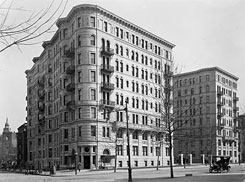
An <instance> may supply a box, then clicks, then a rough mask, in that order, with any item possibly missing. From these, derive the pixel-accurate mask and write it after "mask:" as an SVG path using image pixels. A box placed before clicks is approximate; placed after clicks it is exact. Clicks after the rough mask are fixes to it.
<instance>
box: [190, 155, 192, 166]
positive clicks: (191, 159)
mask: <svg viewBox="0 0 245 182" xmlns="http://www.w3.org/2000/svg"><path fill="white" fill-rule="evenodd" d="M189 162H190V165H192V154H190V160H189Z"/></svg>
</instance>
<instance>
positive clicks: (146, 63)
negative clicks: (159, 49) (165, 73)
mask: <svg viewBox="0 0 245 182" xmlns="http://www.w3.org/2000/svg"><path fill="white" fill-rule="evenodd" d="M145 65H148V58H147V56H145Z"/></svg>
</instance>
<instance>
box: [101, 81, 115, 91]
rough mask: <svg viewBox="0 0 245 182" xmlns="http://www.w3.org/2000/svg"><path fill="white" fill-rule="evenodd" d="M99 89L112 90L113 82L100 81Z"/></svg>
mask: <svg viewBox="0 0 245 182" xmlns="http://www.w3.org/2000/svg"><path fill="white" fill-rule="evenodd" d="M101 89H104V90H109V91H111V90H114V84H112V83H108V82H101Z"/></svg>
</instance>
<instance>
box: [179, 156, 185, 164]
mask: <svg viewBox="0 0 245 182" xmlns="http://www.w3.org/2000/svg"><path fill="white" fill-rule="evenodd" d="M179 156H180V165H183V164H184V155H183V154H179Z"/></svg>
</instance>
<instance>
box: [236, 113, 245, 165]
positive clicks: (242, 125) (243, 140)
mask: <svg viewBox="0 0 245 182" xmlns="http://www.w3.org/2000/svg"><path fill="white" fill-rule="evenodd" d="M238 122H239V125H238V130H239V149H240V151H239V157H240V162H242V163H243V162H245V113H243V114H240V115H239V116H238Z"/></svg>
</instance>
